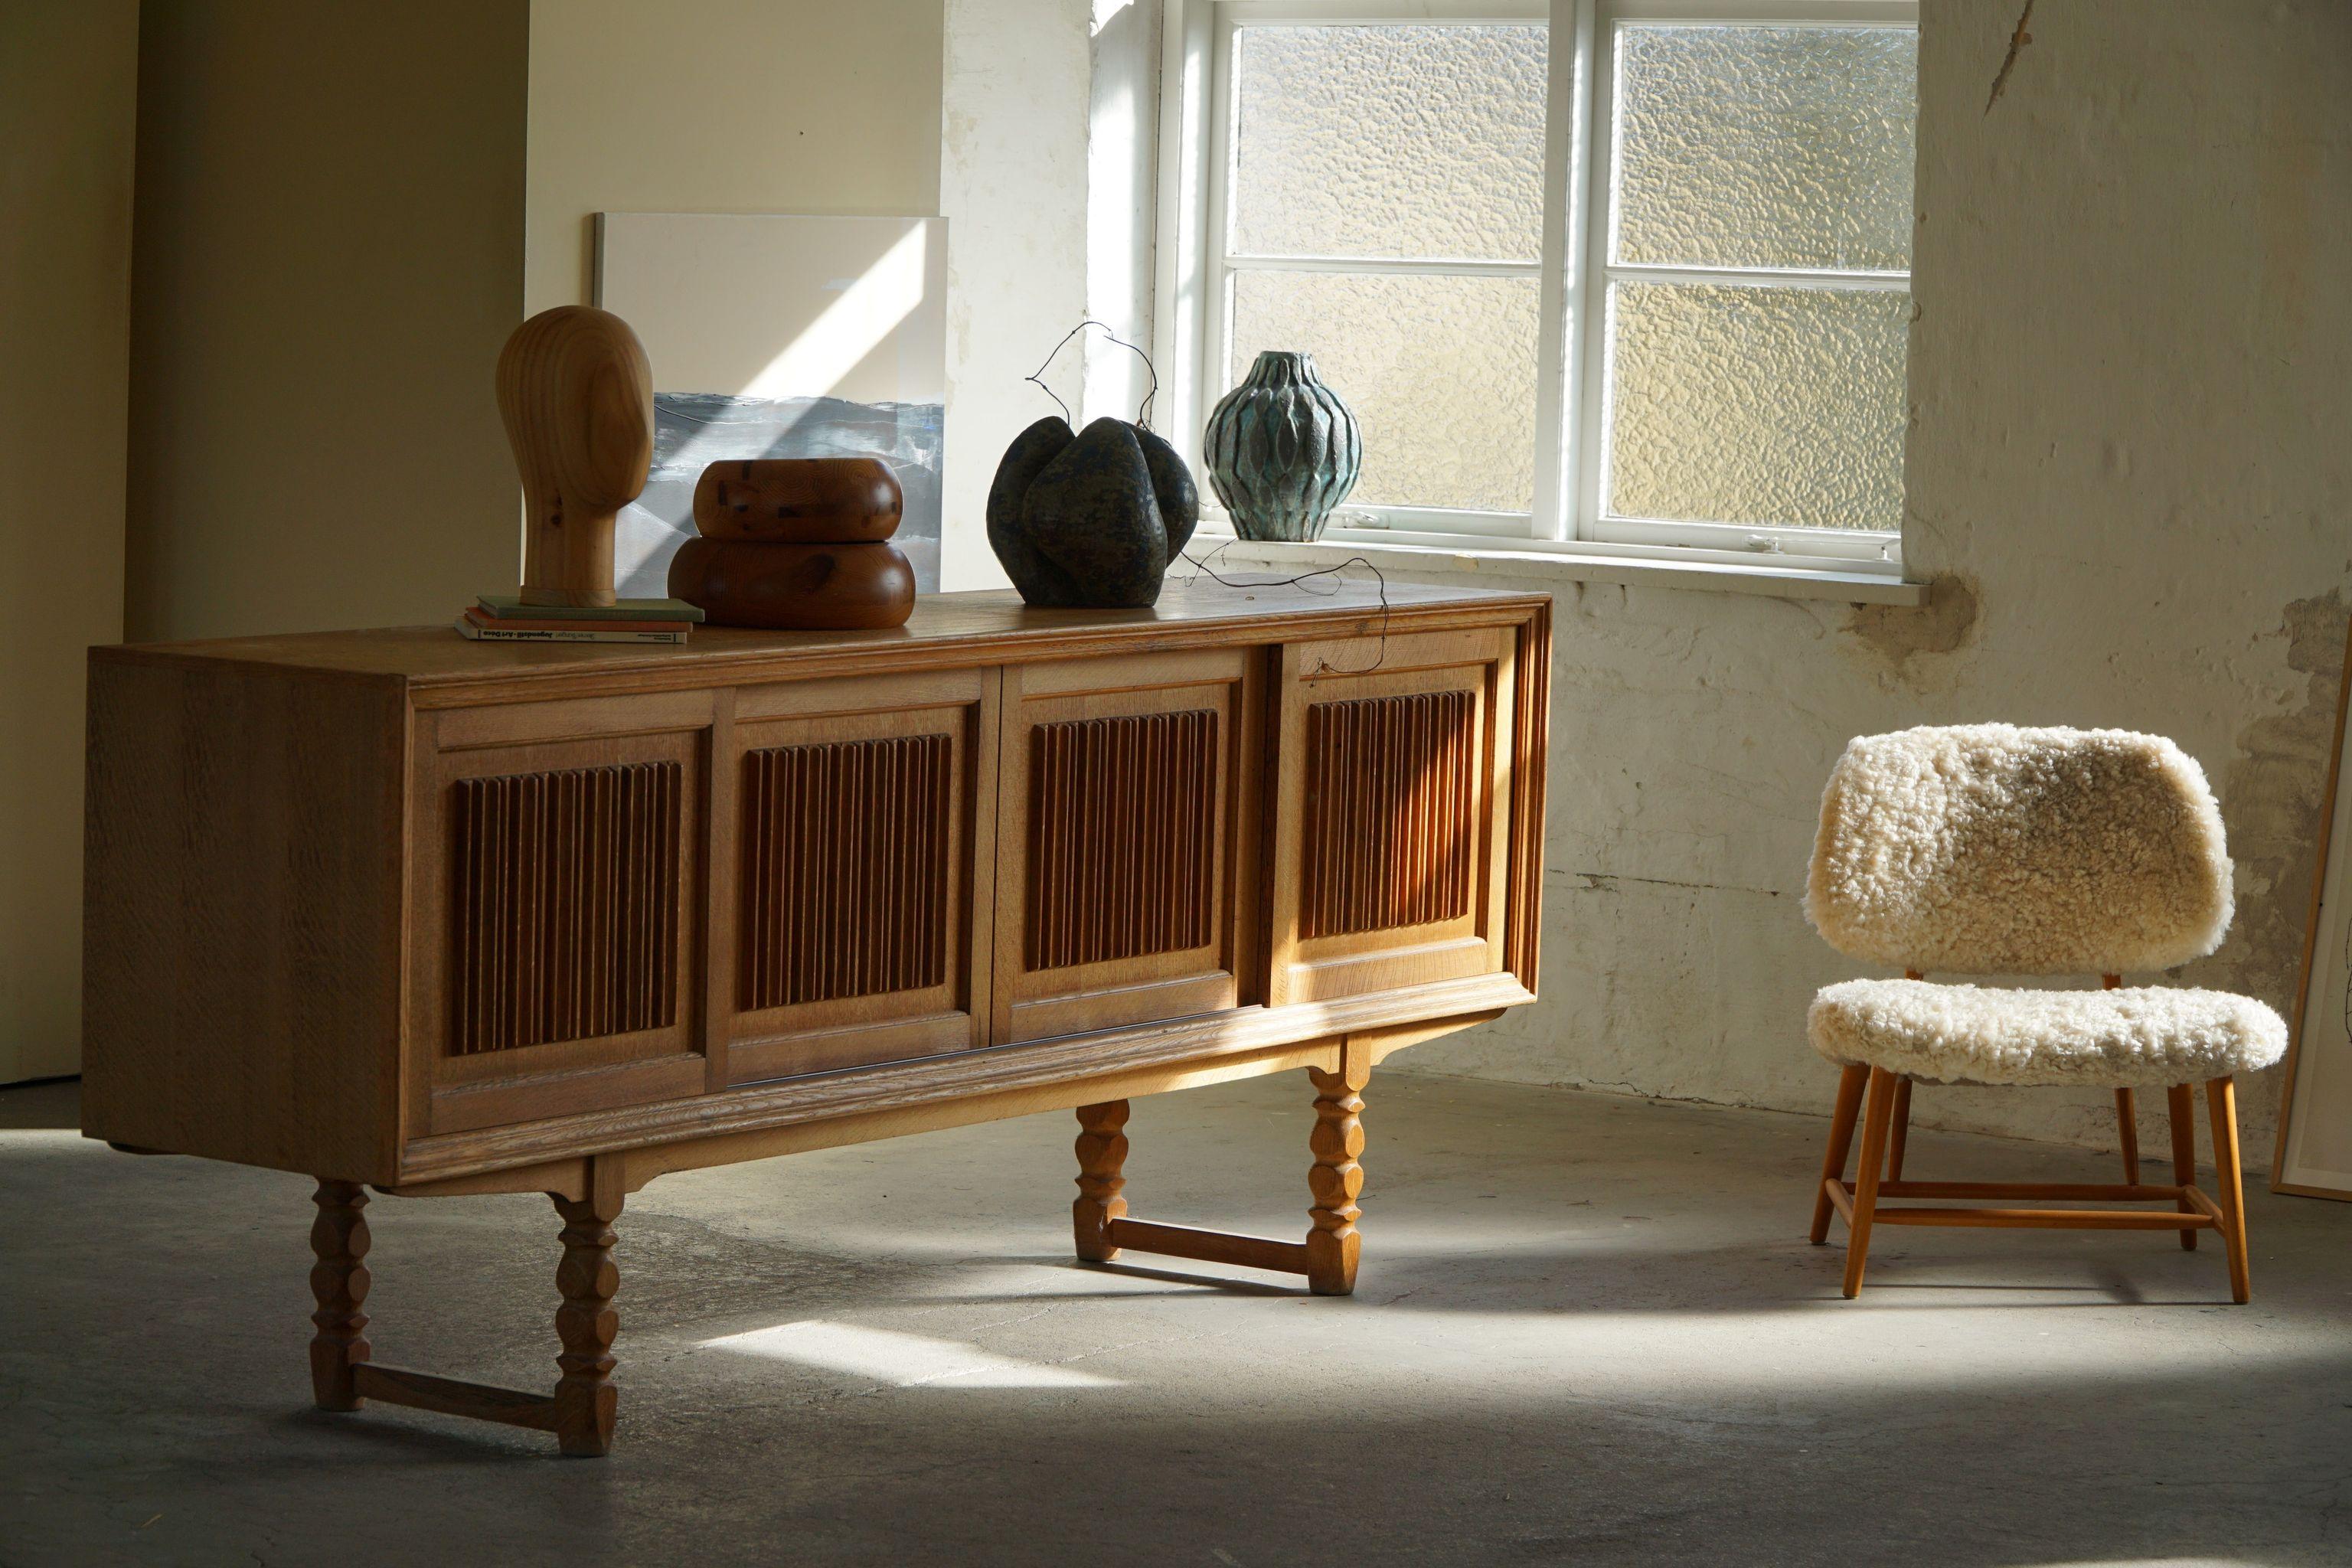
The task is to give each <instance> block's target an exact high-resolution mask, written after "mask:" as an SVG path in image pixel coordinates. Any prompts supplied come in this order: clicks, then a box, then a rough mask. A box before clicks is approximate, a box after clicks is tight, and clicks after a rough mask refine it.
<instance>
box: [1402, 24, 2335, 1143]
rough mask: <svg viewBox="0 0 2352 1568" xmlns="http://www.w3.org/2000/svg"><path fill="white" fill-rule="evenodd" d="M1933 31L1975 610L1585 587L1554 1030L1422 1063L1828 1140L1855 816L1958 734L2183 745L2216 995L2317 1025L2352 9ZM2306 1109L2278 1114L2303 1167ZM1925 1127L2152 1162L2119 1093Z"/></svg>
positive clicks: (1944, 584) (1970, 597)
mask: <svg viewBox="0 0 2352 1568" xmlns="http://www.w3.org/2000/svg"><path fill="white" fill-rule="evenodd" d="M1923 12H1924V15H1923V16H1922V18H1921V38H1920V56H1919V60H1920V64H1919V70H1920V84H1919V86H1920V133H1919V146H1920V163H1919V177H1918V184H1917V205H1918V209H1919V230H1918V236H1919V238H1918V247H1917V259H1916V273H1915V276H1914V293H1915V297H1916V301H1917V307H1918V309H1917V319H1916V321H1915V322H1914V324H1913V327H1912V337H1911V362H1910V384H1911V402H1912V408H1913V418H1912V423H1911V430H1910V434H1909V437H1908V440H1907V444H1906V488H1907V491H1908V494H1907V500H1906V532H1905V549H1906V556H1907V559H1908V562H1909V564H1910V569H1911V570H1912V572H1913V574H1915V575H1916V576H1922V577H1926V578H1928V579H1931V580H1933V581H1935V582H1936V583H1937V593H1936V595H1935V596H1934V598H1933V600H1932V601H1931V603H1930V604H1929V605H1927V606H1925V607H1924V608H1921V609H1917V610H1891V609H1875V608H1861V609H1857V608H1854V607H1851V606H1847V605H1837V604H1825V603H1808V602H1794V601H1787V600H1779V599H1768V598H1762V597H1750V596H1747V595H1730V594H1720V593H1701V592H1691V591H1678V590H1672V589H1661V588H1647V587H1643V588H1636V587H1627V586H1619V585H1613V584H1578V585H1572V586H1570V587H1567V588H1564V589H1562V590H1561V591H1560V592H1559V596H1558V605H1557V612H1558V619H1557V623H1556V636H1557V638H1558V646H1557V650H1556V653H1555V660H1556V664H1555V669H1554V672H1553V689H1554V691H1555V692H1556V693H1557V694H1558V695H1557V705H1556V709H1555V712H1554V716H1553V743H1552V773H1551V801H1552V805H1551V813H1550V824H1549V844H1548V861H1547V864H1548V865H1549V867H1550V868H1551V871H1550V876H1549V883H1548V885H1549V895H1548V899H1547V902H1546V908H1545V916H1546V931H1545V937H1544V973H1543V981H1542V984H1543V1000H1542V1001H1541V1002H1540V1003H1538V1005H1535V1006H1532V1007H1528V1008H1522V1009H1519V1010H1518V1011H1517V1012H1515V1013H1512V1014H1510V1015H1508V1016H1506V1017H1504V1018H1503V1019H1501V1020H1498V1021H1497V1022H1496V1023H1494V1024H1492V1025H1488V1026H1485V1027H1484V1028H1481V1029H1478V1030H1475V1031H1471V1032H1468V1033H1465V1034H1464V1035H1461V1036H1457V1037H1453V1038H1451V1039H1449V1040H1444V1041H1439V1042H1435V1043H1433V1044H1432V1045H1429V1046H1426V1047H1422V1048H1421V1049H1419V1050H1417V1051H1415V1052H1413V1053H1412V1056H1411V1057H1409V1058H1399V1065H1400V1066H1402V1065H1404V1064H1406V1063H1410V1064H1411V1065H1412V1067H1414V1068H1420V1069H1422V1070H1434V1071H1442V1072H1455V1073H1473V1074H1477V1075H1480V1076H1486V1077H1494V1078H1502V1079H1515V1080H1521V1081H1532V1082H1543V1083H1562V1084H1577V1085H1584V1086H1589V1087H1592V1088H1605V1089H1614V1090H1618V1091H1624V1092H1633V1093H1639V1094H1644V1095H1654V1096H1661V1097H1671V1098H1677V1099H1688V1100H1706V1101H1715V1102H1722V1103H1730V1104H1742V1105H1756V1106H1766V1107H1777V1108H1783V1109H1789V1110H1808V1111H1822V1110H1826V1108H1827V1106H1828V1103H1829V1097H1830V1093H1831V1089H1832V1084H1833V1081H1834V1074H1833V1072H1832V1070H1831V1069H1830V1068H1827V1067H1826V1066H1825V1065H1824V1064H1822V1062H1821V1061H1820V1060H1819V1059H1818V1058H1815V1057H1814V1056H1813V1055H1812V1053H1811V1050H1810V1049H1809V1048H1808V1047H1807V1046H1806V1045H1805V1042H1804V1037H1803V1033H1804V1010H1805V1004H1806V1002H1807V1000H1808V998H1809V997H1810V996H1811V993H1812V991H1813V989H1814V988H1815V987H1816V986H1818V985H1821V984H1825V983H1827V982H1829V981H1832V980H1835V979H1840V978H1844V977H1846V976H1849V975H1851V974H1853V973H1855V972H1856V966H1854V965H1853V964H1852V963H1849V962H1848V961H1846V960H1843V959H1841V958H1840V957H1839V956H1838V955H1837V954H1835V953H1833V952H1831V951H1830V950H1829V949H1828V948H1827V947H1825V946H1824V945H1823V944H1822V942H1821V941H1820V940H1819V939H1818V938H1816V937H1815V936H1814V935H1813V934H1812V932H1811V930H1810V928H1808V927H1807V925H1806V924H1805V921H1804V916H1803V913H1802V910H1801V908H1800V903H1801V892H1802V889H1803V882H1804V870H1805V862H1806V857H1807V855H1808V853H1809V851H1810V849H1811V840H1812V833H1813V826H1814V819H1815V814H1816V808H1817V805H1818V803H1819V799H1820V792H1821V787H1822V781H1823V780H1824V778H1825V777H1826V776H1827V773H1828V771H1829V768H1830V765H1831V763H1832V762H1833V761H1834V760H1835V758H1836V756H1837V753H1838V751H1839V749H1840V748H1841V747H1842V746H1843V744H1844V742H1846V740H1847V739H1848V738H1849V737H1851V736H1853V735H1855V734H1860V733H1866V732H1870V731H1880V730H1888V729H1895V728H1899V727H1902V726H1904V725H1908V724H1918V723H1954V722H1965V721H1981V720H1992V719H2001V720H2009V721H2014V722H2018V723H2051V724H2057V723H2064V724H2077V725H2086V726H2088V725H2117V726H2123V727H2126V728H2131V729H2139V730H2150V731H2160V732H2162V733H2165V734H2168V735H2171V736H2173V737H2174V738H2175V739H2177V740H2178V741H2179V742H2180V743H2181V744H2182V746H2184V747H2185V748H2186V749H2187V750H2188V751H2189V752H2191V753H2192V754H2194V755H2195V756H2197V757H2198V758H2199V759H2200V760H2201V761H2202V762H2203V763H2204V764H2205V766H2206V769H2207V772H2208V773H2209V775H2210V777H2211V779H2212V781H2213V783H2214V784H2215V787H2216V789H2217V790H2218V791H2219V793H2220V795H2221V804H2222V812H2223V816H2224V817H2225V819H2226V821H2227V823H2228V826H2229V830H2230V834H2231V851H2232V856H2233V858H2235V860H2236V861H2237V865H2238V876H2239V904H2238V908H2239V916H2238V921H2237V924H2236V926H2235V928H2234V929H2233V930H2232V931H2231V936H2230V939H2229V942H2227V943H2226V944H2225V945H2224V947H2223V948H2222V949H2221V952H2218V953H2216V954H2215V955H2214V956H2213V957H2212V958H2210V959H2208V960H2206V961H2204V962H2202V963H2198V964H2194V965H2191V966H2189V968H2188V969H2187V970H2185V971H2183V972H2181V973H2179V976H2178V978H2179V979H2180V980H2183V981H2186V982H2189V983H2193V984H2212V985H2223V986H2229V987H2231V988H2236V989H2242V990H2245V991H2247V992H2250V993H2252V994H2255V995H2259V996H2262V997H2263V998H2264V999H2266V1000H2268V1001H2270V1002H2271V1003H2273V1005H2276V1006H2278V1007H2279V1008H2280V1009H2281V1010H2282V1011H2285V1010H2287V1009H2289V1008H2290V1007H2291V1006H2292V1004H2293V1001H2294V988H2295V979H2296V969H2297V966H2298V964H2299V963H2300V960H2301V951H2302V941H2303V922H2304V919H2305V904H2306V901H2307V900H2308V898H2309V892H2310V877H2311V853H2312V837H2313V835H2314V833H2315V830H2316V825H2317V821H2318V814H2319V796H2320V793H2321V790H2322V788H2323V785H2324V783H2325V779H2326V765H2327V759H2326V752H2327V748H2328V742H2329V739H2330V735H2331V731H2332V726H2333V721H2334V713H2335V700H2336V681H2337V679H2338V675H2339V669H2340V665H2341V662H2342V658H2343V647H2344V634H2345V624H2346V619H2347V610H2346V599H2347V595H2346V592H2345V589H2346V584H2347V577H2352V464H2347V458H2346V457H2345V453H2346V450H2347V437H2346V434H2345V433H2346V431H2347V428H2352V290H2347V289H2344V288H2343V287H2342V286H2341V281H2340V271H2341V268H2340V265H2336V266H2331V265H2329V264H2324V263H2322V262H2321V261H2320V260H2319V258H2329V257H2338V258H2340V257H2341V256H2343V255H2345V254H2346V253H2347V250H2352V121H2347V117H2346V116H2345V115H2344V114H2343V113H2342V112H2341V106H2342V105H2343V104H2345V103H2347V102H2352V5H2340V4H2336V3H2333V0H2300V3H2292V0H2290V3H2284V4H2281V3H2273V0H2264V3H2262V4H2254V3H2252V0H2041V3H2040V4H2039V5H2037V6H2036V7H2034V8H2033V10H2032V16H2031V23H2032V28H2031V37H2030V41H2028V42H2026V43H2023V44H2015V47H2014V55H2013V58H2011V57H2012V45H2013V44H2014V42H2015V39H2016V37H2017V35H2018V33H2019V32H2020V31H2021V30H2022V24H2021V18H2020V16H2019V5H2018V0H1938V4H1937V5H1931V6H1927V7H1923ZM2005 61H2007V62H2009V63H2008V76H2007V79H2006V80H2005V81H2004V82H2003V83H2002V85H2001V88H2000V92H1999V94H1998V95H1997V96H1996V97H1994V98H1993V99H1991V100H1990V101H1988V96H1987V94H1988V87H1989V84H1990V83H1991V81H1992V80H1993V79H1994V77H1995V75H1996V73H1997V72H1999V71H2000V70H2001V69H2002V68H2003V66H2004V62H2005ZM1464 580H1465V581H1478V580H1484V581H1488V582H1492V581H1493V579H1492V577H1491V575H1488V574H1481V577H1480V578H1478V579H1464ZM2276 1077H2277V1074H2276V1073H2275V1071H2273V1072H2272V1073H2266V1074H2263V1075H2260V1076H2259V1078H2258V1079H2256V1080H2255V1081H2253V1082H2252V1083H2250V1084H2248V1085H2246V1086H2245V1088H2244V1109H2243V1116H2244V1122H2245V1144H2246V1149H2247V1152H2248V1156H2249V1158H2250V1159H2252V1160H2254V1161H2256V1162H2259V1163H2264V1164H2266V1163H2267V1162H2268V1159H2269V1154H2270V1141H2271V1133H2272V1127H2273V1121H2274V1118H2275V1112H2276V1102H2277V1084H2276V1082H2275V1079H2276ZM2159 1098H2160V1097H2159ZM1915 1115H1916V1120H1917V1121H1919V1122H1920V1123H1921V1124H1922V1125H1929V1126H1946V1127H1964V1128H1970V1129H1976V1130H1981V1131H1996V1132H2006V1133H2013V1134H2018V1135H2021V1136H2027V1137H2035V1138H2044V1139H2055V1140H2063V1141H2067V1142H2082V1143H2086V1144H2092V1145H2097V1146H2105V1147H2112V1146H2113V1144H2114V1141H2115V1133H2114V1125H2113V1115H2112V1111H2111V1110H2110V1108H2109V1104H2108V1101H2107V1098H2106V1096H2105V1094H2104V1093H2103V1092H2097V1091H2086V1092H2081V1093H2075V1092H2073V1091H2066V1090H2048V1089H2045V1090H2032V1091H2021V1090H1969V1089H1922V1090H1921V1091H1920V1093H1919V1095H1918V1097H1917V1100H1916V1110H1915ZM2142 1143H2143V1146H2144V1147H2147V1148H2162V1147H2164V1146H2165V1142H2164V1139H2163V1138H2162V1136H2161V1133H2160V1131H2159V1129H2158V1126H2157V1124H2156V1123H2155V1122H2154V1121H2150V1122H2149V1123H2148V1124H2147V1126H2146V1127H2144V1128H2143V1130H2142Z"/></svg>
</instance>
